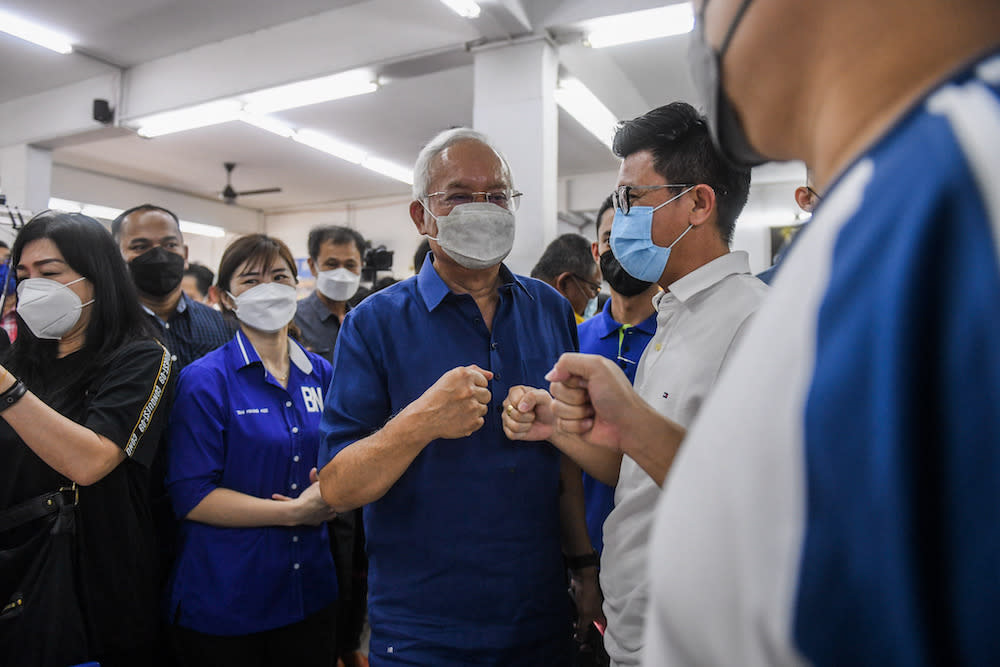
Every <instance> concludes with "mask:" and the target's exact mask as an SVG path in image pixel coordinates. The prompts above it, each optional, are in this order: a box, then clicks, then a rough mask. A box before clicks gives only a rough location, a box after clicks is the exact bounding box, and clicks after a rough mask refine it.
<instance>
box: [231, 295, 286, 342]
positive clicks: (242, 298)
mask: <svg viewBox="0 0 1000 667" xmlns="http://www.w3.org/2000/svg"><path fill="white" fill-rule="evenodd" d="M295 297H296V292H295V288H294V287H292V286H291V285H282V284H281V283H263V284H261V285H257V286H255V287H251V288H250V289H248V290H247V291H246V292H243V293H242V294H240V295H239V296H233V295H232V294H231V293H229V298H231V299H232V300H233V301H235V302H236V317H237V319H239V321H240V322H242V323H243V324H246V325H247V326H251V327H253V328H254V329H257V330H258V331H264V332H266V333H274V332H275V331H281V329H282V328H284V327H285V326H286V325H287V324H288V323H289V322H291V321H292V318H293V317H295V306H296V300H295Z"/></svg>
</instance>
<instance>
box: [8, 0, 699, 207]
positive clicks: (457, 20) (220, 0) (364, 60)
mask: <svg viewBox="0 0 1000 667" xmlns="http://www.w3.org/2000/svg"><path fill="white" fill-rule="evenodd" d="M482 4H483V5H484V13H483V15H482V16H481V17H480V18H479V19H476V20H471V21H470V20H466V19H463V18H461V17H459V16H457V15H456V14H454V13H452V12H451V11H450V10H448V9H447V8H445V7H444V6H443V5H442V4H441V3H440V2H438V0H322V1H321V0H281V1H280V2H275V1H274V0H46V1H44V2H40V1H39V0H30V1H26V0H18V1H13V2H10V1H4V0H0V9H3V10H6V11H10V12H13V13H16V14H18V15H20V16H23V17H25V18H29V19H32V20H35V21H37V22H40V23H43V24H45V25H47V26H49V27H51V28H53V29H58V30H59V31H61V32H64V33H66V34H68V35H69V36H70V37H71V38H72V39H73V41H74V43H75V44H77V45H79V48H78V50H79V51H80V52H82V53H74V54H71V55H68V56H61V55H58V54H54V53H51V52H48V51H45V50H43V49H41V48H38V47H36V46H33V45H30V44H27V43H25V42H22V41H20V40H17V39H15V38H12V37H9V36H7V35H4V34H0V62H3V63H4V66H3V67H2V68H0V128H2V126H3V125H4V118H3V115H2V114H3V113H4V109H5V105H4V104H3V103H5V102H9V103H11V104H8V105H6V107H7V108H12V105H13V104H17V103H18V102H19V101H21V102H24V98H26V97H27V96H31V95H37V96H38V97H37V99H39V100H46V101H51V100H53V99H58V98H53V97H45V93H46V92H47V91H54V90H57V89H59V90H61V89H63V88H64V87H70V86H72V85H74V84H77V85H84V84H81V83H79V82H85V81H88V80H90V78H91V77H99V76H100V75H107V74H108V73H114V72H121V81H122V82H123V85H122V98H121V101H120V106H122V107H123V110H124V111H125V114H124V115H129V114H128V109H133V110H139V109H151V108H158V109H161V110H165V109H167V108H170V104H171V102H172V101H173V100H177V102H176V104H179V105H181V106H184V105H186V104H188V103H191V102H192V101H208V100H211V99H213V95H214V96H215V97H224V96H227V95H231V94H234V93H237V92H244V91H247V90H252V89H254V88H259V87H261V85H262V84H266V85H277V84H281V83H286V82H288V81H290V80H295V79H297V78H306V77H308V76H320V75H323V74H330V73H335V72H338V71H343V70H347V69H352V68H354V67H357V66H359V65H367V66H371V67H373V69H375V70H376V71H377V72H378V73H379V74H380V76H381V80H382V81H383V82H384V85H383V86H382V87H381V88H380V89H379V90H378V91H377V92H375V93H373V94H370V95H363V96H359V97H354V98H348V99H342V100H336V101H333V102H327V103H323V104H317V105H313V106H309V107H302V108H299V109H294V110H289V111H285V112H280V113H277V114H274V115H276V116H277V117H279V118H280V119H282V120H283V121H285V122H286V123H288V124H289V125H291V126H293V127H298V128H310V129H314V130H318V131H320V132H324V133H328V134H330V135H333V136H336V137H340V138H343V139H345V140H350V141H352V142H353V143H356V144H358V145H362V146H364V147H365V148H366V149H368V150H370V151H371V152H372V153H374V154H375V155H378V156H379V157H381V158H385V159H387V160H389V161H392V162H395V163H397V164H399V165H404V166H409V165H411V164H412V163H413V160H414V159H415V157H416V154H417V152H418V150H419V148H420V146H421V145H422V144H423V143H424V142H425V141H426V140H427V139H428V138H429V137H430V136H432V135H433V134H434V133H436V132H437V131H439V130H441V129H445V128H447V127H452V126H456V125H469V124H471V122H472V113H473V94H472V91H473V66H472V62H473V55H472V53H471V51H470V50H469V49H468V48H466V47H467V46H469V45H471V44H473V43H477V42H479V41H486V40H497V39H506V38H509V37H511V36H514V35H517V34H520V33H534V34H536V35H537V34H548V35H552V36H554V37H555V40H556V41H557V42H559V43H561V44H562V46H561V47H560V59H561V62H562V67H563V68H564V69H565V70H566V71H568V72H570V73H572V74H573V75H574V76H577V77H578V78H581V79H582V80H584V82H585V83H587V85H589V86H590V87H591V89H592V90H594V92H595V93H596V94H598V96H599V97H601V98H602V100H603V101H604V102H605V104H606V105H608V106H609V108H611V110H612V111H613V112H614V113H615V114H616V115H619V116H620V117H631V116H634V115H637V114H639V113H642V112H643V111H645V110H647V109H649V108H652V107H654V106H658V105H660V104H664V103H666V102H669V101H672V100H675V99H688V100H693V95H694V93H693V90H692V86H691V83H690V81H689V79H688V74H687V56H686V52H687V42H688V38H687V37H686V36H681V37H672V38H665V39H658V40H650V41H647V42H642V43H637V44H631V45H625V46H619V47H611V48H608V49H602V50H593V49H589V48H586V47H583V46H580V45H578V44H577V43H576V42H575V41H574V40H573V39H572V37H571V36H572V35H573V34H574V32H576V31H578V24H579V22H580V21H583V20H586V19H588V18H593V17H596V16H601V15H603V14H608V13H611V12H616V13H617V12H619V11H623V10H625V9H630V10H635V9H644V8H648V7H652V6H659V5H664V4H672V2H653V1H650V0H619V1H618V2H616V3H614V4H612V3H608V2H606V1H601V2H597V1H595V0H573V1H571V0H536V1H532V0H492V2H490V0H486V1H484V2H483V3H482ZM32 99H35V98H32ZM49 103H51V102H49ZM112 103H115V100H112ZM22 108H23V107H22ZM88 114H89V110H88ZM119 115H123V114H121V113H120V114H119ZM95 127H98V128H99V126H95ZM38 131H39V133H40V134H41V135H43V136H44V133H45V132H44V128H40V129H39V130H38ZM52 138H53V139H57V137H55V136H53V137H52ZM85 138H86V139H87V140H86V141H84V142H82V143H79V141H80V138H79V137H78V138H77V139H74V140H72V141H65V140H61V141H54V142H52V143H51V145H52V146H56V148H55V149H54V151H53V161H54V162H55V163H56V164H60V165H67V166H72V167H75V168H78V169H84V170H87V171H92V172H97V173H100V174H107V175H111V176H115V177H118V178H122V179H125V180H129V181H133V182H138V183H142V184H147V185H152V186H157V187H163V188H168V189H171V190H176V191H180V192H184V193H188V194H193V195H196V196H203V197H215V196H217V194H218V191H219V190H221V188H222V187H223V185H224V184H225V172H224V170H223V166H222V163H223V162H226V161H232V162H236V163H237V164H238V166H237V168H236V171H235V172H234V174H233V185H234V186H235V187H236V189H237V190H250V189H257V188H266V187H271V186H280V187H281V188H282V192H281V193H277V194H268V195H255V196H253V197H245V198H242V199H240V200H239V204H240V205H242V206H247V207H250V208H255V209H260V210H264V211H276V210H282V209H288V208H291V207H297V206H303V205H312V204H317V203H325V202H336V201H345V200H356V199H363V198H369V197H380V196H386V195H395V194H401V193H405V192H407V191H408V190H409V187H408V186H407V185H405V184H403V183H400V182H398V181H394V180H392V179H390V178H387V177H385V176H381V175H379V174H376V173H374V172H371V171H368V170H366V169H363V168H361V167H359V166H356V165H353V164H349V163H347V162H344V161H340V160H338V159H336V158H333V157H330V156H327V155H325V154H322V153H319V152H317V151H315V150H313V149H310V148H307V147H305V146H302V145H299V144H296V143H294V142H292V141H290V140H288V139H283V138H280V137H277V136H275V135H271V134H268V133H266V132H264V131H261V130H259V129H256V128H253V127H250V126H247V125H244V124H241V123H227V124H222V125H216V126H212V127H207V128H202V129H198V130H191V131H187V132H181V133H177V134H173V135H169V136H163V137H158V138H155V139H143V138H140V137H138V136H137V135H135V134H132V133H131V132H124V131H118V132H109V131H102V132H93V133H91V134H89V135H86V137H85ZM0 143H2V142H0ZM43 143H44V142H43ZM501 148H503V147H502V146H501ZM616 164H617V163H616V160H615V159H614V158H613V156H611V155H610V153H609V151H608V150H607V148H606V147H605V146H604V145H603V144H601V143H600V142H598V141H597V140H596V139H595V138H593V137H592V136H591V135H590V134H589V133H587V132H586V131H585V130H584V129H583V128H582V127H581V126H579V125H578V124H577V123H576V121H575V120H574V119H572V118H571V117H569V116H568V115H567V114H565V113H564V112H562V111H560V113H559V161H558V170H559V175H560V176H561V177H562V176H571V175H576V174H584V173H592V172H598V171H605V170H612V169H615V168H616ZM95 203H99V202H95Z"/></svg>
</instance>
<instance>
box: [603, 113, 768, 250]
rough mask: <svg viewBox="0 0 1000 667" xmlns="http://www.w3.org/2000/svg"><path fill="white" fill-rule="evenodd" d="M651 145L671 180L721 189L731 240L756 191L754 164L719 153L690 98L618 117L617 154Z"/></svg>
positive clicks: (722, 219)
mask: <svg viewBox="0 0 1000 667" xmlns="http://www.w3.org/2000/svg"><path fill="white" fill-rule="evenodd" d="M646 150H648V151H650V152H651V153H652V154H653V168H654V169H655V170H656V173H658V174H659V175H660V176H662V177H663V178H664V179H666V181H667V182H668V183H705V184H706V185H709V186H711V187H712V189H713V190H715V199H716V202H717V207H718V229H719V235H720V236H721V237H722V240H723V241H725V243H726V244H727V245H728V244H729V243H731V242H732V240H733V227H734V226H735V225H736V218H737V217H739V214H740V212H741V211H743V207H744V206H745V205H746V203H747V196H748V195H749V193H750V170H749V169H743V168H740V167H736V166H733V165H732V164H730V163H729V162H727V161H726V160H725V158H723V157H722V155H720V154H719V151H718V150H717V149H716V147H715V144H713V143H712V137H711V135H710V134H709V131H708V123H707V122H706V120H705V117H704V116H702V115H701V114H699V113H698V112H697V111H696V110H695V108H694V107H692V106H691V105H690V104H688V103H686V102H672V103H671V104H667V105H665V106H662V107H658V108H656V109H653V110H652V111H650V112H648V113H645V114H643V115H642V116H639V117H638V118H633V119H632V120H628V121H623V122H621V123H618V127H617V131H616V132H615V140H614V153H615V155H617V156H618V157H620V158H622V159H625V158H627V157H628V156H629V155H633V154H634V153H638V152H640V151H646Z"/></svg>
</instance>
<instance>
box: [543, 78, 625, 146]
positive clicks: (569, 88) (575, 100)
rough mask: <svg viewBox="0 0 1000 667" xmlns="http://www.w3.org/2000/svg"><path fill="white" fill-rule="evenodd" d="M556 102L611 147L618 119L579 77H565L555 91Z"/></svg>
mask: <svg viewBox="0 0 1000 667" xmlns="http://www.w3.org/2000/svg"><path fill="white" fill-rule="evenodd" d="M555 97H556V103H557V104H558V105H559V106H561V107H562V108H563V109H564V110H565V111H566V113H568V114H569V115H570V116H572V117H573V118H575V119H576V120H577V121H578V122H579V123H580V124H581V125H583V126H584V127H585V128H586V129H587V131H588V132H590V133H591V134H592V135H594V136H595V137H597V138H598V139H600V141H601V143H602V144H604V145H605V146H607V147H608V148H611V143H612V141H613V140H614V137H615V125H617V124H618V119H617V118H615V115H614V114H613V113H611V110H610V109H608V108H607V107H606V106H604V103H603V102H601V100H599V99H597V96H596V95H594V93H592V92H590V89H589V88H587V87H586V86H585V85H583V84H582V83H580V81H579V80H578V79H563V80H562V81H560V82H559V87H558V88H556V92H555Z"/></svg>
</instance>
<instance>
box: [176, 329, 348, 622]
mask: <svg viewBox="0 0 1000 667" xmlns="http://www.w3.org/2000/svg"><path fill="white" fill-rule="evenodd" d="M289 346H290V347H289V351H290V355H291V358H292V363H291V364H290V366H289V377H288V387H287V389H286V388H285V387H282V386H281V385H280V384H279V383H278V382H277V381H276V380H275V379H274V376H272V375H271V374H270V373H268V372H267V371H266V370H265V369H264V366H263V364H262V363H261V361H260V357H259V356H258V354H257V351H256V350H255V349H254V348H253V346H252V345H251V344H250V341H249V340H248V339H247V338H246V337H245V336H244V335H243V333H242V332H237V334H236V336H235V338H233V340H231V341H230V342H229V343H227V344H226V345H224V346H223V347H221V348H219V349H218V350H216V351H214V352H211V353H209V354H207V355H205V356H204V357H202V358H201V359H199V360H197V361H195V362H193V363H191V364H190V365H189V366H187V367H186V368H185V369H184V370H183V371H182V372H181V377H180V380H179V382H178V385H177V395H176V398H175V400H174V406H173V411H172V412H171V418H170V426H169V431H168V440H167V442H168V447H169V450H168V472H167V489H168V491H169V492H170V499H171V501H172V502H173V505H174V510H175V512H176V514H177V516H178V517H179V518H181V519H183V518H184V517H185V516H187V514H188V513H189V512H190V511H191V510H192V509H193V508H194V507H195V506H196V505H197V504H198V503H200V502H201V501H202V499H203V498H204V497H205V496H207V495H208V494H209V493H211V492H212V491H213V490H215V489H217V488H226V489H232V490H233V491H238V492H240V493H245V494H248V495H251V496H255V497H257V498H270V497H271V494H273V493H280V494H282V495H285V496H288V497H292V498H294V497H297V496H298V495H299V494H301V493H302V491H304V490H305V489H306V488H307V487H308V486H309V471H310V469H311V468H312V467H313V466H314V465H315V462H316V455H317V448H318V444H319V420H320V416H321V413H322V407H323V392H324V391H325V388H326V387H328V386H329V384H330V376H331V373H330V365H329V364H328V363H327V362H326V360H324V359H323V358H321V357H319V356H318V355H315V354H312V353H311V352H306V351H305V350H304V349H302V347H300V346H299V345H298V344H297V343H295V342H293V341H291V340H289ZM336 597H337V580H336V573H335V572H334V567H333V558H332V556H331V552H330V542H329V538H328V537H327V529H326V526H294V527H285V526H267V527H260V528H221V527H217V526H210V525H208V524H204V523H199V522H196V521H188V520H184V521H182V522H181V533H180V549H179V554H178V557H177V561H176V563H175V565H174V571H173V573H172V576H171V581H170V584H169V610H168V614H169V619H170V621H171V622H176V623H177V624H178V625H180V626H182V627H185V628H189V629H191V630H196V631H198V632H203V633H206V634H213V635H245V634H249V633H253V632H260V631H262V630H269V629H273V628H279V627H283V626H285V625H289V624H291V623H295V622H297V621H301V620H302V619H304V618H305V617H307V616H309V615H310V614H313V613H315V612H317V611H320V610H322V609H323V608H325V607H327V606H328V605H330V604H332V603H333V602H334V601H335V600H336Z"/></svg>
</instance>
